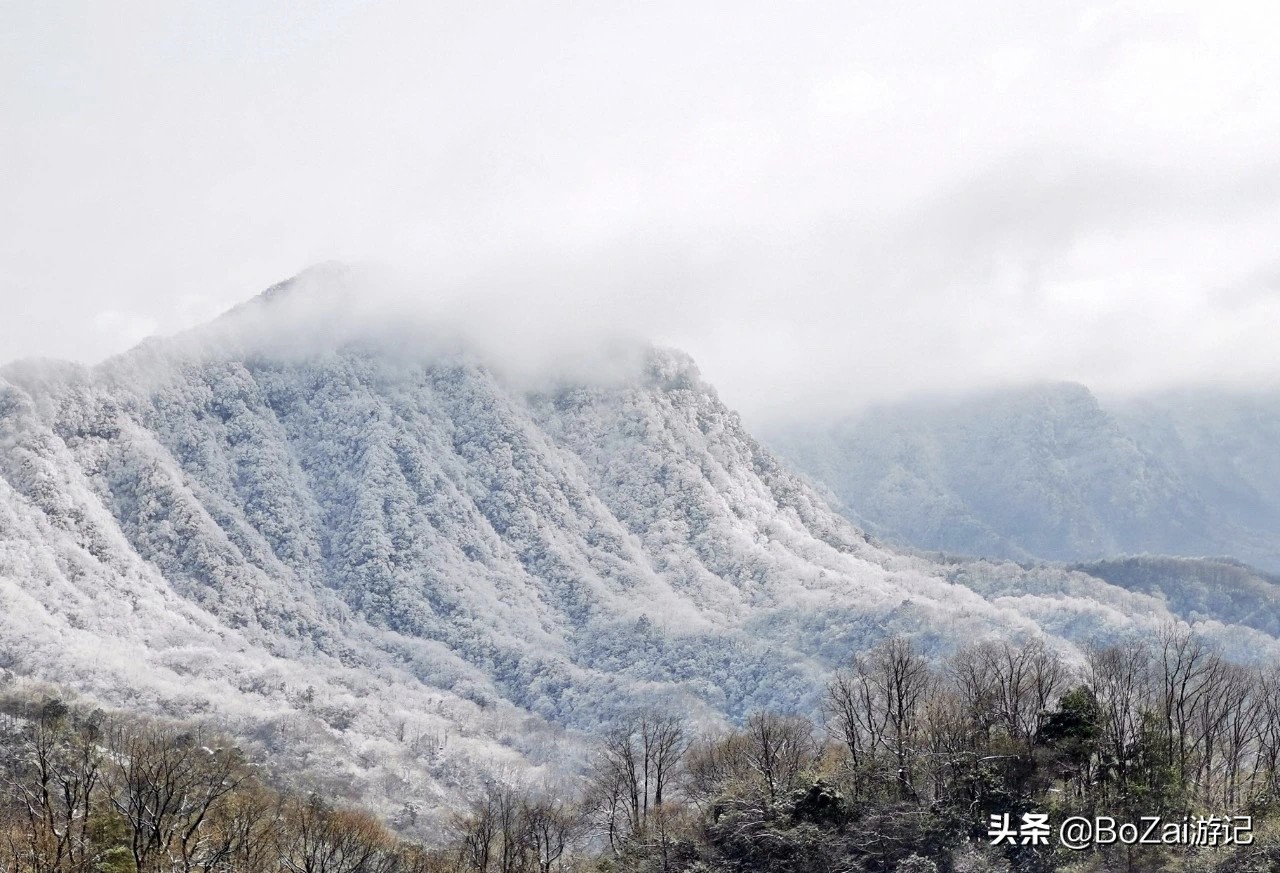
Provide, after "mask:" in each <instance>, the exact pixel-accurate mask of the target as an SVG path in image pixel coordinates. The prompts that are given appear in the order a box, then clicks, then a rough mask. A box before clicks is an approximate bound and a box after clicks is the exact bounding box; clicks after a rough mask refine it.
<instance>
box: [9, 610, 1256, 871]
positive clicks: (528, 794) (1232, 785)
mask: <svg viewBox="0 0 1280 873" xmlns="http://www.w3.org/2000/svg"><path fill="white" fill-rule="evenodd" d="M0 752H2V755H3V758H2V760H0V778H2V779H3V782H2V787H0V791H2V794H0V802H2V805H0V871H4V873H20V871H21V873H64V871H65V873H82V871H141V873H153V871H154V873H161V871H163V873H170V871H182V873H195V871H200V873H213V871H243V873H279V871H294V873H400V871H405V873H411V871H422V873H445V871H448V873H454V871H459V873H461V871H476V873H535V871H536V873H551V871H561V870H596V871H612V873H649V871H653V873H659V871H660V873H695V871H697V873H712V871H743V873H745V871H788V873H791V871H794V873H807V871H818V873H857V871H877V873H878V871H885V873H889V871H910V873H922V871H934V870H936V871H957V873H959V871H969V873H977V871H997V870H1007V869H1013V870H1031V871H1040V870H1043V871H1048V870H1081V871H1084V870H1151V871H1155V870H1187V871H1193V870H1195V871H1198V870H1215V869H1222V870H1231V871H1232V873H1249V871H1280V804H1278V803H1277V797H1278V796H1280V670H1277V669H1276V668H1275V667H1274V666H1272V667H1259V666H1256V665H1250V666H1245V665H1240V664H1236V663H1232V662H1230V661H1227V660H1224V659H1223V658H1222V657H1220V656H1219V655H1218V654H1216V653H1215V652H1214V651H1213V650H1212V649H1211V647H1209V646H1208V645H1206V644H1205V643H1204V642H1203V641H1202V640H1201V639H1200V638H1198V637H1197V636H1196V635H1195V634H1193V633H1191V632H1190V631H1188V630H1187V629H1186V628H1185V627H1172V626H1171V627H1169V628H1168V629H1166V630H1165V631H1164V632H1163V633H1162V634H1161V635H1160V636H1159V637H1158V639H1156V640H1155V641H1154V642H1133V643H1128V644H1124V645H1119V646H1112V647H1108V648H1099V649H1095V650H1091V651H1089V652H1088V653H1087V658H1086V663H1085V664H1084V665H1083V666H1082V667H1080V668H1070V667H1068V666H1067V665H1066V664H1065V663H1064V662H1063V661H1062V660H1061V659H1060V658H1059V656H1058V655H1057V654H1055V653H1054V652H1053V651H1051V650H1050V649H1048V648H1045V647H1044V646H1043V645H1041V644H1039V643H1034V642H1033V643H1028V644H1024V645H1012V644H1007V643H982V644H978V645H974V646H970V647H968V648H964V649H961V650H960V651H958V652H957V653H955V654H954V655H953V656H952V657H951V658H950V659H949V660H947V661H946V662H945V663H942V664H935V663H932V662H930V661H929V660H927V659H926V658H925V657H924V656H923V655H922V654H921V653H920V652H918V651H916V650H915V649H914V648H913V647H912V645H911V643H910V642H909V641H907V640H906V639H903V638H891V639H888V640H886V641H885V642H883V643H882V644H880V645H879V646H877V647H876V648H875V649H873V650H871V651H868V652H865V653H862V654H860V655H858V656H856V657H855V658H853V659H852V660H851V662H850V663H849V664H848V665H847V666H846V667H845V668H843V669H842V670H840V671H839V672H837V674H836V675H835V676H834V677H833V678H832V680H831V682H830V685H829V686H828V688H827V689H826V698H825V707H824V712H823V717H822V718H821V719H820V720H812V719H809V718H806V717H803V716H798V715H791V714H779V713H767V712H763V713H757V714H755V715H753V716H752V717H751V718H749V719H748V720H747V721H746V722H745V724H743V725H741V726H739V727H738V728H736V729H733V730H729V731H725V732H721V733H708V732H699V731H696V730H695V729H694V727H693V726H692V725H691V724H689V723H688V722H687V721H686V720H685V719H684V718H682V717H681V716H680V715H678V714H675V713H663V712H652V711H651V712H641V713H636V714H634V715H633V716H631V717H629V718H626V719H623V720H621V721H620V722H618V723H617V724H615V725H614V726H613V728H612V729H611V730H610V731H608V732H607V734H606V735H605V736H604V737H603V739H602V741H601V743H600V746H599V749H598V751H597V754H596V756H595V758H594V760H593V761H592V762H591V766H590V772H589V773H588V774H587V775H586V776H585V777H584V778H583V779H582V780H580V782H578V783H575V787H574V788H573V789H572V790H569V791H564V790H560V791H555V790H551V789H549V788H547V787H545V786H539V785H536V784H526V785H513V784H496V783H495V784H492V785H490V786H489V787H488V788H487V790H485V791H484V792H482V793H481V795H480V796H478V797H476V798H473V800H472V803H471V806H470V808H469V809H467V810H465V811H463V812H461V813H460V814H459V815H458V816H457V817H456V821H455V822H454V827H453V828H452V829H451V830H450V832H448V833H442V834H441V835H440V839H439V843H438V845H436V846H433V847H430V848H423V847H419V846H414V845H411V844H408V843H406V842H404V841H402V840H400V839H398V838H397V837H396V836H395V835H394V834H393V833H392V832H391V831H390V830H389V829H388V828H387V827H385V826H384V825H383V824H381V823H380V822H379V821H378V820H377V819H375V818H374V817H373V816H371V815H369V814H368V813H365V812H361V811H358V810H353V809H346V808H338V807H335V806H332V805H330V804H329V803H328V802H327V801H326V800H325V799H324V798H319V797H315V796H304V795H300V794H296V793H291V792H289V791H287V790H281V789H279V788H277V787H273V786H271V785H270V784H268V783H269V781H270V780H268V779H266V778H265V777H264V776H263V774H262V770H261V768H259V767H257V766H255V765H254V763H253V762H250V761H248V760H246V759H245V757H244V756H243V755H242V754H241V753H240V752H238V751H237V750H236V749H235V748H234V747H232V746H231V745H230V744H229V743H228V742H227V741H225V740H224V739H221V738H218V737H215V736H211V735H206V734H205V733H203V732H202V731H201V729H199V728H196V727H190V726H180V725H173V724H168V723H159V722H153V721H149V720H146V719H142V718H139V717H136V716H127V715H120V714H107V713H103V712H100V711H86V710H84V709H82V708H74V707H68V706H67V705H65V704H64V703H62V702H61V701H60V700H57V699H52V698H42V699H38V700H37V699H20V698H13V699H10V700H8V701H7V702H6V704H5V707H4V715H3V716H0ZM1027 813H1031V814H1037V815H1038V814H1043V815H1046V816H1047V817H1048V822H1049V823H1050V826H1051V829H1052V830H1051V833H1052V837H1051V838H1049V839H1046V840H1043V841H1040V840H1023V839H1018V840H1005V841H1002V844H1001V845H992V840H991V834H990V827H991V820H992V819H991V817H992V816H993V815H994V816H996V817H997V819H998V820H1003V818H1002V817H1003V816H1005V815H1007V816H1009V821H1012V822H1014V823H1016V822H1018V821H1020V820H1021V819H1022V816H1023V815H1024V814H1027ZM1073 815H1083V816H1088V817H1092V816H1110V817H1114V818H1115V819H1116V820H1117V821H1120V822H1124V821H1139V820H1140V819H1141V818H1142V817H1144V816H1161V817H1162V818H1163V819H1165V820H1166V821H1168V820H1183V819H1184V818H1185V817H1187V816H1193V817H1194V816H1198V815H1217V816H1229V815H1249V816H1252V820H1253V828H1252V832H1251V833H1250V834H1249V837H1250V838H1251V840H1252V842H1251V844H1249V845H1238V846H1181V845H1172V846H1141V847H1133V846H1124V845H1110V846H1095V847H1092V848H1090V849H1085V850H1068V849H1065V848H1063V847H1062V846H1061V845H1060V844H1059V841H1058V839H1057V826H1058V825H1059V824H1060V823H1061V822H1062V821H1063V819H1065V818H1067V817H1068V816H1073Z"/></svg>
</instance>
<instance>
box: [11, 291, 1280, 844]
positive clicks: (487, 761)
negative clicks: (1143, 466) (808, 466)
mask: <svg viewBox="0 0 1280 873" xmlns="http://www.w3.org/2000/svg"><path fill="white" fill-rule="evenodd" d="M352 281H353V280H351V279H349V278H348V277H347V276H345V275H344V274H342V273H341V272H337V273H335V272H334V271H333V270H322V271H318V272H313V273H311V274H304V276H302V277H300V278H298V279H297V280H294V281H292V282H289V283H284V284H282V285H281V286H278V287H277V288H275V289H273V290H272V291H270V292H268V293H267V294H265V295H263V296H262V297H260V298H258V299H256V300H254V301H251V302H250V303H248V304H246V305H244V306H242V307H239V308H238V309H236V310H233V311H232V312H231V313H228V314H227V315H226V316H224V317H223V318H221V319H219V320H217V321H216V322H214V323H212V324H210V325H207V326H205V327H203V328H200V329H197V330H195V331H193V332H191V333H189V334H185V335H182V336H178V337H174V338H169V339H163V340H151V341H148V342H146V343H144V344H143V345H141V346H139V347H138V348H136V349H135V350H133V351H131V352H129V353H127V354H125V355H122V356H119V357H117V358H114V359H111V360H109V361H107V362H105V363H103V364H101V365H99V366H97V367H93V368H83V367H77V366H72V365H68V364H59V363H55V362H23V363H18V364H13V365H10V366H7V367H5V368H4V369H3V370H0V447H2V448H3V451H2V452H0V668H2V669H3V670H5V671H6V672H7V674H9V675H11V676H13V677H15V678H16V679H20V680H22V681H30V680H47V681H52V682H56V683H57V684H59V685H60V686H63V687H66V688H68V689H71V690H73V691H75V692H77V693H79V694H82V695H85V696H86V698H87V699H89V700H92V701H97V702H100V703H101V704H103V705H111V706H118V707H126V708H128V709H130V710H133V711H137V712H140V713H144V714H150V715H157V716H165V717H170V718H177V719H181V720H189V721H195V722H197V723H199V724H200V725H203V726H205V727H206V728H208V729H210V730H216V731H220V732H223V733H225V734H227V735H229V736H233V737H237V738H242V739H243V740H244V741H245V742H251V743H253V744H255V746H256V747H259V748H261V750H262V754H263V755H265V756H267V757H268V758H269V760H270V763H271V767H272V768H273V770H274V771H275V772H277V773H279V774H281V775H282V778H283V777H285V776H287V777H288V779H289V780H291V782H290V784H293V785H295V786H299V787H300V788H301V789H308V790H310V789H314V790H316V791H319V792H321V793H322V794H323V795H324V796H326V797H328V798H331V799H334V800H338V801H351V802H355V801H359V802H362V803H365V804H367V805H368V807H369V808H370V809H371V810H373V811H374V812H375V813H376V814H378V815H380V816H382V817H383V818H384V820H386V821H391V822H398V823H399V824H398V826H399V827H401V828H402V829H404V831H405V833H407V834H410V835H415V836H417V837H419V838H423V839H429V838H430V837H431V836H432V835H433V834H434V833H436V831H434V830H433V828H435V827H436V826H437V825H439V824H440V822H441V821H443V820H444V819H446V818H447V817H448V816H449V814H450V810H452V809H456V808H458V807H459V806H461V805H464V804H465V801H466V799H467V798H469V797H473V796H475V795H476V793H477V792H478V791H480V790H481V789H482V787H483V786H485V785H487V784H492V783H493V782H494V781H495V780H497V781H499V782H503V781H511V780H516V779H517V778H519V779H538V780H544V781H554V780H556V779H559V778H569V777H573V776H576V775H578V774H580V772H581V770H582V768H583V767H584V762H585V761H586V760H587V755H586V753H585V750H587V749H589V748H590V747H591V746H592V744H593V743H595V742H596V741H597V740H598V739H599V737H600V736H601V734H602V732H603V731H605V730H606V726H607V725H609V724H611V723H613V721H614V720H615V719H616V718H617V717H618V716H619V715H620V714H623V713H626V712H630V711H634V710H635V709H637V708H643V707H645V706H647V705H649V704H653V703H657V702H661V703H663V704H664V705H665V706H669V707H676V708H677V709H678V710H679V711H680V712H681V713H682V714H684V715H685V716H687V717H688V718H689V719H690V721H691V723H692V724H694V725H696V726H698V727H699V728H703V727H705V728H708V729H711V728H717V727H723V726H726V725H734V724H742V723H744V721H745V720H746V719H748V718H749V717H750V716H751V715H752V714H753V713H757V712H761V711H771V712H776V713H783V714H798V715H804V716H806V717H816V716H817V715H818V713H819V712H820V710H821V708H822V698H823V688H824V685H825V683H826V682H827V680H828V679H829V677H830V676H831V675H832V671H833V670H835V669H836V668H837V667H838V666H839V665H841V664H842V663H845V662H846V661H847V659H848V658H849V657H850V656H851V655H852V654H854V653H857V652H862V651H866V650H869V649H871V648H872V647H874V646H875V645H876V644H878V643H879V642H881V641H883V640H885V639H887V638H888V637H889V636H891V635H893V634H900V635H903V636H904V637H906V638H909V639H911V640H912V642H913V644H914V645H916V646H918V647H919V650H920V651H921V652H922V653H923V654H925V655H927V657H929V658H930V659H932V660H935V661H938V660H941V659H944V658H946V657H948V656H949V655H950V654H951V653H953V652H954V651H955V650H956V648H957V647H959V646H960V645H961V644H963V643H968V642H972V641H978V640H999V641H1012V642H1024V641H1040V642H1041V643H1043V644H1044V645H1045V646H1047V647H1048V648H1050V649H1052V650H1053V651H1055V652H1056V653H1058V655H1059V656H1060V657H1062V658H1063V659H1065V660H1066V661H1068V662H1071V663H1076V664H1079V663H1083V660H1084V655H1083V649H1082V648H1081V647H1082V646H1083V645H1085V644H1086V643H1090V642H1097V643H1099V644H1108V643H1113V642H1117V641H1121V640H1126V639H1149V638H1152V637H1153V636H1154V635H1155V634H1156V633H1158V631H1159V629H1160V628H1161V627H1163V626H1165V625H1167V624H1168V623H1169V622H1174V621H1177V620H1179V619H1187V620H1195V621H1198V622H1199V623H1200V629H1201V631H1202V632H1203V634H1204V636H1205V638H1206V640H1208V641H1210V642H1211V643H1212V644H1214V645H1216V646H1218V647H1219V648H1220V649H1221V651H1222V652H1223V654H1224V656H1227V657H1232V658H1236V659H1254V660H1256V659H1260V658H1266V657H1269V656H1270V655H1272V654H1274V653H1275V652H1276V650H1277V646H1278V645H1280V643H1278V642H1277V638H1276V637H1275V635H1274V634H1275V629H1274V626H1273V624H1271V623H1268V622H1263V621H1258V620H1255V619H1254V618H1252V617H1249V616H1245V615H1243V614H1240V613H1239V612H1238V611H1232V610H1231V609H1227V608H1225V607H1224V608H1223V609H1222V610H1219V609H1217V608H1216V607H1215V606H1214V604H1212V603H1194V604H1193V603H1190V602H1185V603H1184V602H1182V601H1180V600H1177V599H1176V598H1173V597H1167V596H1165V595H1167V593H1168V592H1167V591H1163V592H1162V593H1157V592H1154V591H1150V592H1144V591H1128V590H1125V589H1124V588H1122V587H1118V586H1116V585H1113V584H1110V583H1109V582H1108V581H1105V580H1104V579H1102V578H1099V577H1098V576H1094V575H1090V573H1089V572H1084V571H1069V570H1063V569H1059V568H1053V567H1021V566H1017V565H1014V564H1009V563H1001V562H972V561H969V562H966V561H957V562H950V563H945V564H944V563H937V562H934V561H930V560H927V559H925V558H921V557H916V556H910V555H904V554H900V553H898V552H896V551H894V550H893V549H891V548H888V547H886V546H883V545H881V544H879V543H878V542H876V541H875V540H873V539H869V538H868V537H867V536H865V535H864V534H863V532H862V531H860V530H859V529H858V528H857V527H855V526H854V525H852V524H851V523H850V522H849V521H848V520H846V519H845V518H843V517H841V516H840V515H839V514H838V513H836V512H835V511H833V510H832V509H831V508H829V506H828V505H827V503H826V502H825V501H824V499H823V498H822V496H821V495H820V494H818V493H817V492H816V491H815V490H814V489H812V488H811V487H810V486H808V485H807V484H805V483H804V482H803V481H802V480H801V479H800V478H799V477H797V476H796V475H793V474H792V473H790V472H789V471H788V470H787V469H786V467H785V466H784V465H782V464H781V463H779V462H778V461H777V460H776V459H775V458H774V457H773V456H772V455H771V454H770V453H769V452H768V451H767V450H765V449H763V448H762V447H761V446H760V444H759V443H757V442H756V440H755V439H754V438H753V437H752V436H751V435H750V434H749V433H748V432H747V431H746V430H745V429H744V427H743V425H742V423H741V421H740V419H739V418H738V416H737V415H736V414H734V413H733V412H732V411H731V410H729V409H728V408H726V407H725V405H724V404H723V403H721V401H720V400H719V398H718V397H717V395H716V392H715V390H714V389H713V388H712V387H710V386H709V385H707V384H706V383H705V382H704V381H703V380H702V378H701V377H700V375H699V374H698V371H697V369H696V367H695V366H694V365H693V363H692V362H691V361H690V360H689V359H688V358H687V357H686V356H684V355H682V354H680V353H678V352H672V351H666V350H658V349H640V350H638V351H637V353H636V354H635V355H631V356H624V357H625V360H626V365H625V366H622V367H612V368H599V369H598V370H597V371H591V368H587V370H588V371H587V372H584V371H583V370H582V369H581V368H580V369H579V370H578V371H576V372H575V373H573V374H565V373H561V374H556V373H549V374H543V375H539V376H538V378H536V379H532V378H521V379H515V378H512V376H511V374H510V372H509V371H508V370H504V369H503V368H502V367H499V366H493V365H491V364H490V363H489V361H488V359H486V357H485V356H484V354H483V353H481V352H479V351H477V350H476V349H475V348H472V347H469V346H467V345H466V344H465V343H462V342H459V341H456V340H454V339H452V338H448V337H442V336H441V334H440V332H439V331H436V330H435V329H434V328H432V327H431V326H429V325H428V326H423V325H418V324H414V323H412V322H410V321H408V320H404V319H399V320H395V321H394V322H393V323H385V322H372V323H371V322H367V321H364V322H362V321H361V320H360V319H354V318H350V317H348V316H347V314H346V313H348V312H349V311H350V308H349V307H346V306H345V304H343V303H342V301H343V299H344V296H343V295H347V298H346V299H350V295H352V294H358V293H359V291H360V289H359V287H358V286H357V287H353V286H352V284H351V283H352ZM334 301H337V304H336V305H335V304H334ZM1166 587H1167V586H1166ZM406 810H411V811H413V810H416V812H415V813H414V814H412V815H410V814H408V813H407V812H406Z"/></svg>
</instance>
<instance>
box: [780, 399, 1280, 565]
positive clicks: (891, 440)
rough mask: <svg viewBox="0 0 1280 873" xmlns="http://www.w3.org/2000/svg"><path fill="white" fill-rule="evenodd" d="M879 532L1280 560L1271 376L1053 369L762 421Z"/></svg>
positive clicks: (1073, 549) (1057, 551) (939, 545)
mask: <svg viewBox="0 0 1280 873" xmlns="http://www.w3.org/2000/svg"><path fill="white" fill-rule="evenodd" d="M765 439H766V442H768V443H769V445H771V446H772V447H774V448H775V449H776V450H777V451H778V452H779V454H780V455H782V456H783V457H785V458H786V459H788V460H789V461H790V462H791V463H793V464H794V465H795V466H796V467H797V468H799V469H800V470H802V471H804V472H805V473H807V474H808V475H809V476H811V477H813V478H814V479H816V480H817V481H819V482H821V483H822V484H823V485H825V486H826V487H827V488H829V489H830V491H831V492H832V493H833V494H834V495H835V497H836V498H837V500H838V502H839V503H840V504H841V506H842V507H843V510H844V511H845V513H846V514H847V515H848V516H849V517H850V518H851V519H854V520H856V521H857V522H858V523H859V524H860V525H862V526H863V527H865V528H866V529H867V530H868V531H871V532H873V533H875V534H876V535H877V536H879V537H882V538H884V539H885V540H887V541H889V542H892V543H896V544H900V545H911V546H915V547H918V548H922V549H928V550H940V551H944V552H950V553H956V554H968V555H985V556H995V557H1008V558H1017V559H1026V558H1042V559H1052V560H1064V561H1078V560H1092V559H1098V558H1103V557H1110V556H1117V555H1135V554H1147V553H1149V554H1156V555H1186V556H1229V557H1233V558H1237V559H1239V560H1243V561H1245V562H1248V563H1251V564H1254V565H1257V566H1259V567H1262V568H1264V569H1267V570H1272V571H1280V390H1275V389H1273V390H1269V391H1253V392H1246V391H1228V390H1217V391H1215V390H1210V389H1202V390H1195V391H1192V390H1187V391H1181V392H1175V393H1167V394H1161V395H1158V396H1150V397H1143V398H1139V399H1127V400H1123V401H1114V402H1107V403H1102V402H1099V400H1098V399H1097V398H1096V397H1094V395H1093V394H1091V393H1090V392H1089V390H1088V389H1086V388H1084V387H1083V386H1080V385H1074V384H1050V385H1037V386H1034V387H1029V388H1023V389H1017V390H1007V391H1002V392H996V393H989V394H984V395H980V396H974V397H968V398H962V399H950V400H939V401H932V402H927V401H918V402H911V403H902V404H898V405H891V406H880V407H876V408H872V409H867V410H865V411H863V412H861V413H859V414H857V415H855V416H852V417H849V418H846V419H843V420H840V421H837V422H834V423H832V422H820V423H817V424H811V423H790V424H780V425H775V426H773V427H772V428H771V429H770V430H769V431H768V432H767V433H765Z"/></svg>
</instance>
